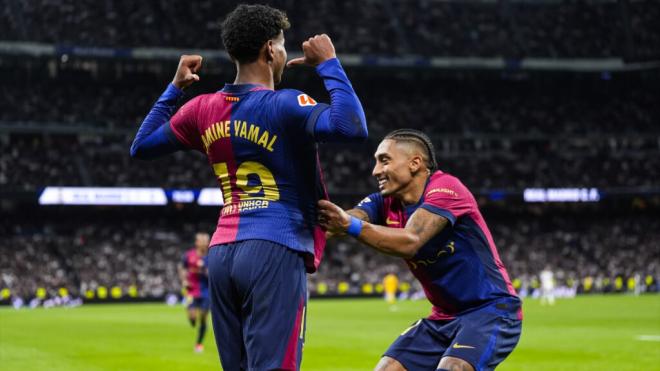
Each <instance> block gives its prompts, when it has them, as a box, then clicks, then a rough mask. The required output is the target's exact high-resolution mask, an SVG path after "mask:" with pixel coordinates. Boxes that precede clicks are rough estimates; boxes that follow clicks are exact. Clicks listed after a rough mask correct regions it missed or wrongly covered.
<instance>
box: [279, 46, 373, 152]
mask: <svg viewBox="0 0 660 371" xmlns="http://www.w3.org/2000/svg"><path fill="white" fill-rule="evenodd" d="M316 71H317V73H318V74H319V76H321V78H323V82H324V84H325V87H326V89H327V90H328V92H329V93H330V104H329V105H328V104H325V103H318V102H316V100H314V98H312V97H310V96H309V95H307V94H305V93H303V92H300V91H298V90H291V89H285V90H280V91H278V101H277V115H280V116H282V117H288V118H290V120H289V122H290V123H292V124H293V125H295V126H299V128H301V129H304V131H305V132H306V133H307V134H308V135H310V136H311V137H313V138H314V139H315V140H316V141H317V142H349V141H356V140H364V139H366V138H367V135H368V131H367V121H366V118H365V116H364V111H363V109H362V104H361V103H360V100H359V99H358V97H357V95H356V94H355V91H354V90H353V86H352V85H351V83H350V81H348V77H347V76H346V73H344V70H343V69H342V67H341V64H339V60H337V59H336V58H333V59H330V60H328V61H325V62H323V63H321V64H320V65H319V66H317V68H316Z"/></svg>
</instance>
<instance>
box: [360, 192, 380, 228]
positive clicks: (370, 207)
mask: <svg viewBox="0 0 660 371" xmlns="http://www.w3.org/2000/svg"><path fill="white" fill-rule="evenodd" d="M355 208H356V209H360V210H362V211H364V212H365V213H367V215H368V216H369V222H370V223H373V224H383V223H382V222H383V220H382V219H383V217H382V215H383V196H382V195H381V194H380V193H372V194H370V195H369V196H367V197H365V198H363V199H362V201H360V202H359V203H358V204H357V206H355Z"/></svg>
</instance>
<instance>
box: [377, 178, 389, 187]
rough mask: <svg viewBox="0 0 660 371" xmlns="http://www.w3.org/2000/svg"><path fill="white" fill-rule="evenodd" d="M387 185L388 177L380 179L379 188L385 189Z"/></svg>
mask: <svg viewBox="0 0 660 371" xmlns="http://www.w3.org/2000/svg"><path fill="white" fill-rule="evenodd" d="M386 185H387V178H381V179H378V188H380V189H383V188H385V186H386Z"/></svg>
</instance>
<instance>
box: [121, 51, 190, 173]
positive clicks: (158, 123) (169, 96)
mask: <svg viewBox="0 0 660 371" xmlns="http://www.w3.org/2000/svg"><path fill="white" fill-rule="evenodd" d="M201 67H202V57H201V56H199V55H182V56H181V59H180V60H179V66H178V67H177V71H176V74H175V75H174V79H172V83H170V84H169V85H168V86H167V89H165V92H163V94H162V95H161V96H160V98H158V101H156V103H155V104H154V106H153V107H152V108H151V111H149V114H147V117H146V118H145V119H144V121H143V122H142V125H140V129H138V132H137V134H136V135H135V139H134V140H133V144H132V145H131V157H133V158H139V159H143V160H148V159H153V158H156V157H159V156H162V155H166V154H169V153H172V152H175V151H178V150H180V149H184V148H186V146H185V144H183V143H181V142H180V141H179V140H178V139H177V137H176V136H175V134H174V132H173V131H172V128H171V126H170V125H166V123H167V122H168V121H169V120H170V118H171V117H172V114H173V113H174V109H175V108H176V104H177V101H178V100H179V99H180V98H181V96H183V89H185V88H187V87H188V86H190V85H191V84H192V83H194V82H195V81H199V75H197V72H198V71H199V69H200V68H201ZM184 107H185V106H184Z"/></svg>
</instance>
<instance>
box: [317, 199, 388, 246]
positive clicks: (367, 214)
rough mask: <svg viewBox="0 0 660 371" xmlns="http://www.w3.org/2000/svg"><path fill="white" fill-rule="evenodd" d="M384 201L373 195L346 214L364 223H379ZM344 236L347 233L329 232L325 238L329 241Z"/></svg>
mask: <svg viewBox="0 0 660 371" xmlns="http://www.w3.org/2000/svg"><path fill="white" fill-rule="evenodd" d="M382 201H383V198H382V197H381V195H380V194H378V193H373V194H370V195H369V196H367V197H365V198H364V199H362V201H360V203H359V204H358V205H357V206H356V207H354V208H352V209H350V210H346V213H347V214H348V215H350V216H353V217H356V218H358V219H360V220H362V221H363V222H367V223H378V221H379V220H380V219H381V218H380V217H379V215H380V212H381V208H382ZM344 235H346V233H343V232H334V233H333V232H329V231H326V232H325V238H327V239H330V238H332V237H336V236H344Z"/></svg>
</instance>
